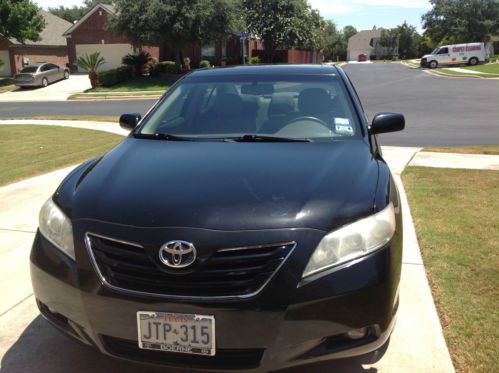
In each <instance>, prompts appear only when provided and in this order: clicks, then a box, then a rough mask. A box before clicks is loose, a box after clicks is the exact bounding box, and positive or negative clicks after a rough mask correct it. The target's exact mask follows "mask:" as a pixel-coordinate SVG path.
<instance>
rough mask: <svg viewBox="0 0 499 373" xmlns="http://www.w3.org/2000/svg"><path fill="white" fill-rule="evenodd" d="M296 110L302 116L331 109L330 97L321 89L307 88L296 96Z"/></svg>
mask: <svg viewBox="0 0 499 373" xmlns="http://www.w3.org/2000/svg"><path fill="white" fill-rule="evenodd" d="M298 109H299V110H300V112H301V113H302V114H305V115H314V114H318V113H325V112H329V111H331V109H332V100H331V96H330V95H329V93H327V91H326V90H325V89H322V88H307V89H304V90H303V91H301V92H300V95H299V96H298Z"/></svg>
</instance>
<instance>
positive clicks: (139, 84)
mask: <svg viewBox="0 0 499 373" xmlns="http://www.w3.org/2000/svg"><path fill="white" fill-rule="evenodd" d="M172 84H173V82H171V81H168V80H165V79H160V78H149V77H142V78H135V79H130V80H128V81H126V82H123V83H118V84H115V85H113V86H111V87H99V88H96V89H95V90H94V89H91V90H89V91H87V92H89V93H91V92H134V91H166V90H167V89H168V88H170V86H171V85H172Z"/></svg>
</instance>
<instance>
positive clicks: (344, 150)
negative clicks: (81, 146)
mask: <svg viewBox="0 0 499 373" xmlns="http://www.w3.org/2000/svg"><path fill="white" fill-rule="evenodd" d="M377 175H378V165H377V162H376V160H375V159H373V158H372V154H371V153H370V150H369V146H368V145H367V144H366V143H365V142H363V141H361V140H341V141H334V142H312V143H305V142H304V143H296V142H287V143H268V142H267V143H240V142H205V141H201V142H199V141H198V142H185V141H161V140H145V139H136V138H133V137H129V138H127V139H125V140H124V141H123V142H122V143H121V144H119V145H118V146H117V147H116V148H114V149H113V150H112V151H111V152H109V153H108V154H107V155H105V156H104V157H102V158H100V159H97V160H96V161H94V162H89V163H88V164H87V165H84V166H82V167H80V168H79V169H78V170H76V171H75V172H73V173H72V174H71V175H70V176H69V177H68V178H67V179H66V181H65V182H64V183H63V184H62V185H61V187H60V188H59V190H58V191H57V193H56V195H55V196H54V200H55V201H56V203H58V204H59V205H60V206H61V207H62V208H63V210H64V211H65V212H66V213H67V214H68V215H69V216H70V217H71V219H73V220H78V219H92V220H98V221H105V222H110V223H117V224H124V225H130V226H137V227H195V228H206V229H216V230H250V229H252V230H254V229H280V228H314V229H319V230H324V231H328V230H330V229H333V228H334V227H337V226H340V225H343V224H345V223H347V222H350V221H353V220H356V219H358V218H360V217H363V216H367V215H369V214H371V213H372V212H373V208H374V207H373V206H374V194H375V189H376V181H377Z"/></svg>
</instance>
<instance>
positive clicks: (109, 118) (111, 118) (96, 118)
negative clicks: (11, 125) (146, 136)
mask: <svg viewBox="0 0 499 373" xmlns="http://www.w3.org/2000/svg"><path fill="white" fill-rule="evenodd" d="M16 119H21V120H26V119H35V120H88V121H92V122H112V123H118V121H119V119H120V117H119V116H116V115H35V116H32V117H11V118H0V120H16Z"/></svg>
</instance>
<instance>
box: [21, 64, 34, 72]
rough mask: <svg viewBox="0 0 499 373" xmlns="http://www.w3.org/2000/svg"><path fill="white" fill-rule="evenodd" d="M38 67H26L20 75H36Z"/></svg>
mask: <svg viewBox="0 0 499 373" xmlns="http://www.w3.org/2000/svg"><path fill="white" fill-rule="evenodd" d="M37 69H38V66H28V67H25V68H24V69H22V70H21V73H36V70H37Z"/></svg>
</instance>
